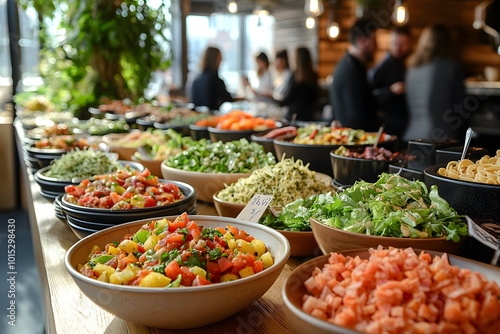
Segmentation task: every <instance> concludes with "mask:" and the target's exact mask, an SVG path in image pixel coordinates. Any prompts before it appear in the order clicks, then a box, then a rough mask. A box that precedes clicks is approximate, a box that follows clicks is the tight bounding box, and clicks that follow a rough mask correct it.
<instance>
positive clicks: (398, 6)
mask: <svg viewBox="0 0 500 334" xmlns="http://www.w3.org/2000/svg"><path fill="white" fill-rule="evenodd" d="M409 18H410V15H409V13H408V8H407V7H406V6H405V5H404V3H403V0H396V3H395V4H394V12H393V13H392V21H393V22H394V24H396V25H400V26H401V25H404V24H406V23H408V20H409Z"/></svg>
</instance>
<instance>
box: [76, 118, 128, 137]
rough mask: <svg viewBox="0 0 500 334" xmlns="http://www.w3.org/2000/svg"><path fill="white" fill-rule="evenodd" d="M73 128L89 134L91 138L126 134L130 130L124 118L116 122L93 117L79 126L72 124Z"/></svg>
mask: <svg viewBox="0 0 500 334" xmlns="http://www.w3.org/2000/svg"><path fill="white" fill-rule="evenodd" d="M72 127H73V128H75V129H77V130H80V131H82V132H84V133H88V134H89V135H91V136H104V135H107V134H109V133H126V132H129V130H130V127H129V125H128V124H127V121H126V120H125V119H124V118H121V119H118V120H116V121H114V120H109V119H106V118H103V119H99V118H95V117H91V118H90V119H88V120H86V121H83V122H79V123H78V124H72Z"/></svg>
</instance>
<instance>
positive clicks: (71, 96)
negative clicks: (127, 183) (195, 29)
mask: <svg viewBox="0 0 500 334" xmlns="http://www.w3.org/2000/svg"><path fill="white" fill-rule="evenodd" d="M19 2H20V4H21V5H22V6H24V7H26V6H28V5H31V6H33V7H34V8H35V9H36V10H37V11H38V13H39V14H40V17H42V18H43V20H41V33H40V40H41V44H42V45H43V48H42V50H41V53H40V59H41V60H40V73H41V75H42V77H43V78H44V85H43V86H42V87H41V88H40V90H39V91H38V92H37V93H38V94H43V95H45V96H47V97H48V98H49V99H50V100H51V101H52V102H53V103H54V104H55V105H56V108H58V109H69V110H73V111H80V110H83V109H85V108H86V107H88V106H90V105H95V104H96V103H98V102H99V101H100V100H101V99H103V98H108V99H124V98H130V99H131V100H132V101H136V100H138V99H139V98H141V97H142V96H143V92H144V89H145V88H146V87H147V85H148V83H149V81H150V79H151V74H152V73H153V72H154V71H155V70H161V69H166V68H168V66H169V65H170V58H171V56H170V51H169V50H170V40H169V38H168V36H166V35H165V32H166V31H167V30H168V28H169V27H170V14H169V9H170V8H169V4H170V2H169V1H166V2H164V1H159V2H158V5H157V6H156V7H155V8H153V7H152V6H151V5H148V3H147V2H146V1H145V0H73V1H64V0H49V1H47V0H19ZM54 28H55V29H54Z"/></svg>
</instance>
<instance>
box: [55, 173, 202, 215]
mask: <svg viewBox="0 0 500 334" xmlns="http://www.w3.org/2000/svg"><path fill="white" fill-rule="evenodd" d="M165 182H169V183H175V184H177V186H178V187H179V188H180V189H181V191H182V193H183V194H184V195H185V196H186V198H184V199H182V200H180V201H178V202H175V203H171V204H168V205H164V206H157V207H152V208H141V209H130V210H111V209H99V208H88V207H83V206H78V205H74V204H71V203H69V202H67V201H66V200H65V196H66V194H64V195H63V196H61V198H60V205H61V208H62V210H63V211H64V213H65V214H66V216H70V217H73V218H77V219H80V220H84V221H87V222H94V223H104V224H121V223H125V222H128V221H132V220H139V219H147V218H153V217H158V216H168V215H179V214H181V213H183V212H196V211H197V206H196V200H197V195H196V192H195V191H194V189H193V187H191V186H190V185H188V184H186V183H182V182H178V181H165Z"/></svg>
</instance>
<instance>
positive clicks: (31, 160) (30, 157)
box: [24, 146, 67, 171]
mask: <svg viewBox="0 0 500 334" xmlns="http://www.w3.org/2000/svg"><path fill="white" fill-rule="evenodd" d="M64 153H67V151H66V150H62V149H40V148H36V147H33V146H29V147H27V148H26V149H25V151H24V158H25V159H24V160H25V162H27V166H28V167H30V168H32V169H34V170H35V171H36V170H38V169H40V168H43V167H47V166H49V165H50V163H51V162H52V160H55V159H59V158H60V157H61V155H63V154H64Z"/></svg>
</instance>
